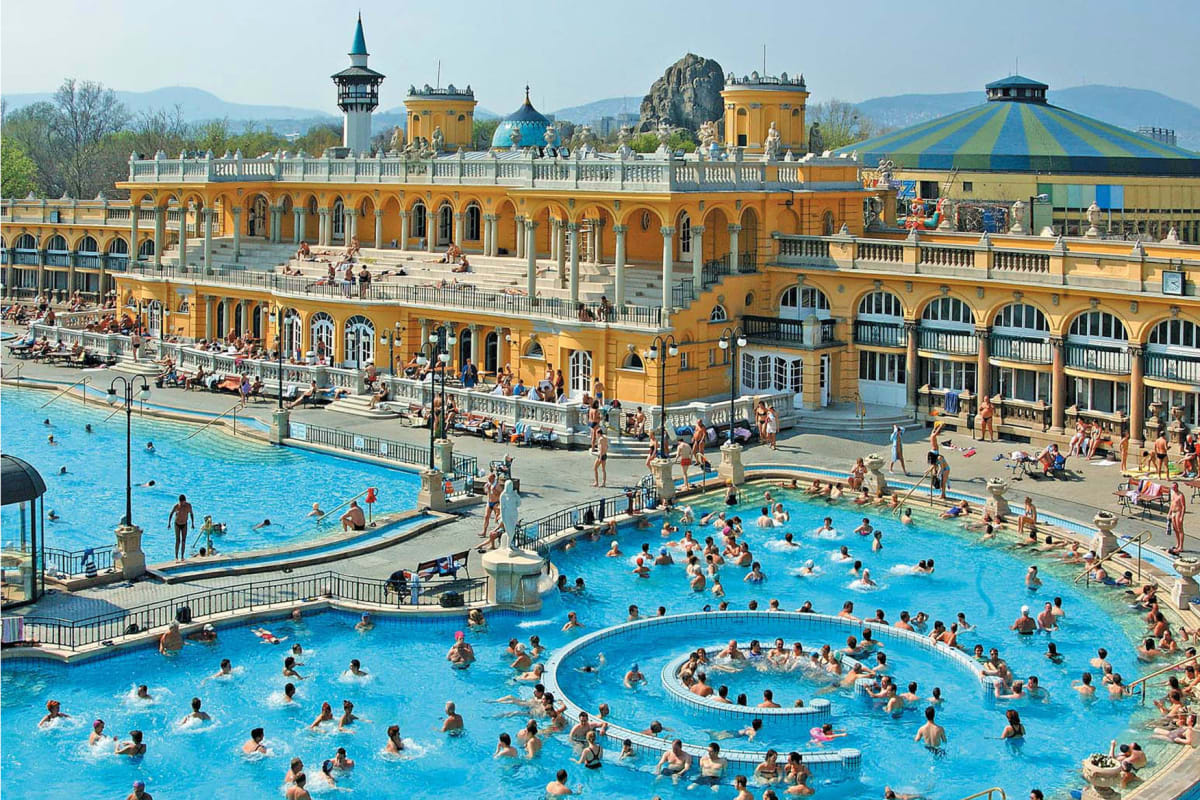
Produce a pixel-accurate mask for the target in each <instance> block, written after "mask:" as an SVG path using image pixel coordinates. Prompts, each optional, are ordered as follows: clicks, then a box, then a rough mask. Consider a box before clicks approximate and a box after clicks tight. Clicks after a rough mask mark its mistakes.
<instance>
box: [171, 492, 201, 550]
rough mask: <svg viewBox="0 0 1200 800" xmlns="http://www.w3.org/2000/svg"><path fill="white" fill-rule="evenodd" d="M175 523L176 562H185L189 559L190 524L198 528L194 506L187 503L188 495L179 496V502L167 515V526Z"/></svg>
mask: <svg viewBox="0 0 1200 800" xmlns="http://www.w3.org/2000/svg"><path fill="white" fill-rule="evenodd" d="M172 521H174V523H175V560H176V561H183V560H184V559H186V558H187V532H188V522H191V524H192V527H193V528H194V527H196V515H195V514H194V513H193V512H192V504H191V503H189V502H188V501H187V496H186V495H182V494H181V495H179V502H178V503H176V504H175V505H174V506H173V507H172V508H171V513H170V514H168V515H167V524H168V525H170V524H171V522H172Z"/></svg>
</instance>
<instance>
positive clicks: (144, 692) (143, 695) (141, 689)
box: [134, 683, 154, 700]
mask: <svg viewBox="0 0 1200 800" xmlns="http://www.w3.org/2000/svg"><path fill="white" fill-rule="evenodd" d="M134 697H135V699H137V700H154V698H153V697H151V696H150V687H149V686H147V685H146V684H144V683H143V684H141V685H140V686H138V687H137V693H136V694H135V695H134Z"/></svg>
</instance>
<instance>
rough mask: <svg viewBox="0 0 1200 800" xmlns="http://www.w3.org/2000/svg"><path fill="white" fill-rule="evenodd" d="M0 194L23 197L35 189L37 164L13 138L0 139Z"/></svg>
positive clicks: (36, 186)
mask: <svg viewBox="0 0 1200 800" xmlns="http://www.w3.org/2000/svg"><path fill="white" fill-rule="evenodd" d="M0 173H2V175H0V196H3V197H25V196H27V195H28V194H29V193H30V192H35V191H37V188H38V185H37V165H36V164H34V163H33V159H31V158H30V157H29V154H27V153H26V152H25V150H24V148H22V147H21V145H20V143H19V142H17V141H16V140H15V139H9V138H8V137H7V136H5V137H3V140H0Z"/></svg>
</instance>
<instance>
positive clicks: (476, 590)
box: [23, 571, 488, 650]
mask: <svg viewBox="0 0 1200 800" xmlns="http://www.w3.org/2000/svg"><path fill="white" fill-rule="evenodd" d="M487 584H488V578H487V577H480V578H470V577H464V578H452V577H446V578H421V577H419V576H418V577H411V578H408V579H406V580H403V581H399V580H392V579H382V578H361V577H357V576H353V575H342V574H340V573H337V572H332V571H327V572H319V573H313V574H310V575H299V576H289V577H286V578H277V579H275V580H269V581H250V582H248V583H244V584H238V585H236V586H228V587H222V588H219V589H207V590H204V591H200V592H191V593H189V594H184V595H180V596H178V597H173V598H170V599H168V600H161V601H158V602H156V603H147V604H145V605H141V606H135V607H133V608H127V609H118V610H115V611H109V612H105V613H103V614H96V615H94V616H91V617H84V618H81V619H75V620H67V619H59V618H55V617H43V616H36V615H31V616H26V617H24V618H23V621H24V634H25V640H26V641H29V642H37V643H39V644H44V645H54V646H56V647H63V648H67V649H70V650H76V649H78V648H80V647H86V646H88V645H94V644H101V643H104V644H107V643H112V642H117V641H119V640H121V639H125V638H128V637H131V636H137V635H139V634H143V633H145V632H146V631H150V630H155V629H159V628H163V627H165V626H167V625H169V624H170V623H172V622H183V623H187V622H194V621H199V620H203V619H208V618H211V617H216V616H220V615H223V614H232V613H235V612H241V611H253V610H255V609H265V608H269V607H271V606H283V605H287V604H291V603H299V602H305V601H312V600H322V599H324V600H341V601H345V602H350V603H355V604H358V605H365V606H374V607H378V608H400V607H403V606H409V605H415V606H440V605H444V604H445V605H457V601H458V598H457V597H455V598H454V599H453V600H452V601H451V602H449V603H443V598H444V597H446V596H447V595H450V594H451V593H454V594H456V595H458V596H460V597H461V599H462V602H463V603H464V604H468V605H469V604H471V603H481V602H485V601H486V600H487Z"/></svg>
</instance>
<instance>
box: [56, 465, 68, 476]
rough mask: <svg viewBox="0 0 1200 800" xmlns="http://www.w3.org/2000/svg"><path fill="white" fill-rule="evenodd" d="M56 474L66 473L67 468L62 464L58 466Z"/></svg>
mask: <svg viewBox="0 0 1200 800" xmlns="http://www.w3.org/2000/svg"><path fill="white" fill-rule="evenodd" d="M58 474H59V475H66V474H67V468H66V467H65V466H64V467H59V468H58Z"/></svg>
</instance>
